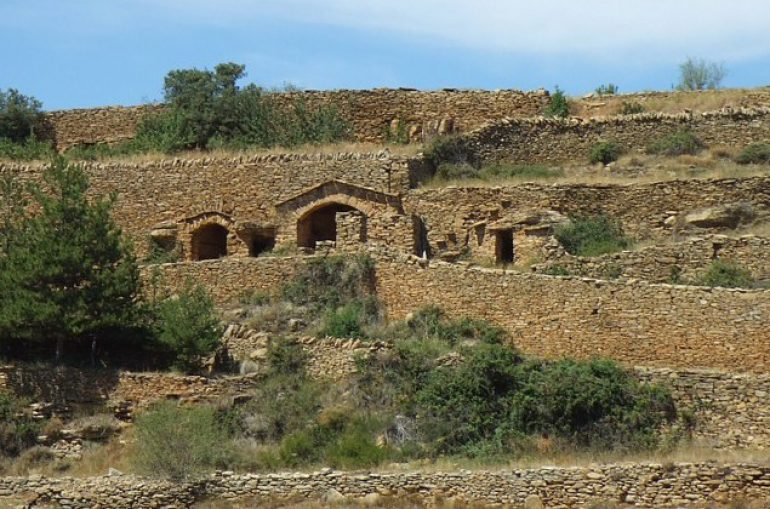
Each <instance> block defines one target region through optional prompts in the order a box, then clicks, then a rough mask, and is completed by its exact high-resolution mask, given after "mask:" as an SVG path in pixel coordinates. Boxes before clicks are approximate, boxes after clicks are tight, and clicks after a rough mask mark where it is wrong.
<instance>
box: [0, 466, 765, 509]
mask: <svg viewBox="0 0 770 509" xmlns="http://www.w3.org/2000/svg"><path fill="white" fill-rule="evenodd" d="M13 495H16V496H18V495H22V496H25V497H26V500H28V501H29V502H28V503H29V504H30V506H31V507H39V506H41V505H43V504H45V503H46V502H48V503H58V504H61V505H62V506H65V507H71V508H73V509H79V508H92V507H110V508H115V509H124V508H126V509H128V508H138V509H144V508H160V507H164V508H167V509H172V508H178V509H181V508H187V507H190V506H191V505H192V504H193V503H194V502H195V501H196V500H203V499H206V498H210V499H234V500H238V499H246V498H250V499H261V500H263V501H266V502H268V503H269V500H271V499H287V498H292V499H296V498H299V499H310V500H317V501H319V503H321V504H329V503H333V502H335V503H340V502H342V501H345V500H352V499H361V500H366V501H367V502H369V503H370V504H372V505H376V503H377V502H378V501H382V500H383V499H385V498H387V497H418V498H421V499H423V500H424V501H425V502H426V503H427V502H429V501H430V500H431V499H432V498H434V497H436V498H439V499H441V500H458V501H459V500H463V501H476V502H482V503H489V504H505V505H506V506H508V507H521V506H522V505H523V504H524V503H525V502H527V504H528V507H543V506H545V507H548V508H549V509H550V508H554V509H555V508H566V507H586V506H589V505H591V504H596V503H599V502H604V503H619V504H624V505H626V506H631V507H645V508H658V507H687V506H691V505H695V504H705V503H714V502H717V503H720V502H721V503H726V502H729V501H736V500H739V499H742V500H746V499H748V500H755V499H764V498H767V497H770V467H768V466H766V465H759V464H745V463H730V464H719V463H678V464H665V465H661V464H611V465H601V466H591V467H573V468H563V467H548V468H539V469H528V470H497V471H467V470H466V471H459V472H430V473H428V472H408V473H370V472H360V473H355V472H353V473H348V472H337V471H334V470H332V469H324V470H322V471H319V472H314V473H307V474H298V473H279V474H234V473H232V472H221V473H217V474H214V475H212V476H210V477H208V478H205V479H202V480H200V481H196V482H191V483H183V484H172V483H169V482H164V481H155V480H148V479H142V478H137V477H133V476H110V477H93V478H86V479H72V478H62V479H49V478H40V477H39V476H33V477H29V478H19V477H5V478H0V502H2V500H3V497H6V500H7V499H8V498H7V497H10V496H13Z"/></svg>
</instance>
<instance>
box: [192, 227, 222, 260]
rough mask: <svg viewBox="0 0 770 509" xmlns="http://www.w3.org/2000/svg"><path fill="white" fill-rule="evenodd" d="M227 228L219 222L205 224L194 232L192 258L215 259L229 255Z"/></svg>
mask: <svg viewBox="0 0 770 509" xmlns="http://www.w3.org/2000/svg"><path fill="white" fill-rule="evenodd" d="M227 233H228V232H227V228H225V227H224V226H221V225H218V224H207V225H203V226H201V227H200V228H198V229H197V230H195V231H194V232H193V236H192V259H193V260H214V259H217V258H222V257H223V256H227Z"/></svg>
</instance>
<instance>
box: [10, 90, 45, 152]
mask: <svg viewBox="0 0 770 509" xmlns="http://www.w3.org/2000/svg"><path fill="white" fill-rule="evenodd" d="M42 106H43V105H42V103H41V102H40V101H38V100H37V99H35V98H34V97H32V96H26V95H24V94H22V93H20V92H19V91H18V90H16V89H13V88H10V89H8V90H7V91H2V90H0V139H2V138H6V139H8V140H10V141H11V142H13V143H24V142H25V141H27V140H29V139H30V138H32V139H34V138H35V137H36V135H37V134H38V133H37V132H36V131H38V130H39V128H40V124H41V122H42V120H43V113H42V112H41V110H40V108H41V107H42Z"/></svg>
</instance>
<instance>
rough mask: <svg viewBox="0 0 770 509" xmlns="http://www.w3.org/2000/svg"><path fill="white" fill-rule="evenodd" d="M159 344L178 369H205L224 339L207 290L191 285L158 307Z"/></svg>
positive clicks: (158, 304) (189, 370)
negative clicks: (205, 361)
mask: <svg viewBox="0 0 770 509" xmlns="http://www.w3.org/2000/svg"><path fill="white" fill-rule="evenodd" d="M155 315H156V320H157V328H158V332H157V335H158V340H159V341H160V343H161V344H162V345H164V346H165V347H166V348H167V349H168V350H169V352H171V353H172V355H173V357H174V361H173V364H174V367H176V368H177V369H179V370H181V371H184V372H188V373H192V372H195V371H198V370H200V369H201V368H202V363H203V361H204V360H205V358H206V357H208V356H210V355H211V354H212V353H213V352H214V349H215V348H216V347H217V345H218V344H219V339H220V338H221V337H222V327H221V324H220V321H219V317H218V316H217V314H216V312H215V310H214V301H213V300H212V299H211V297H210V296H209V294H208V292H206V289H205V288H204V287H203V286H201V285H199V284H193V283H192V282H190V281H187V283H186V284H185V286H184V288H183V289H182V290H181V291H180V292H179V294H178V295H176V296H174V297H169V298H167V299H164V300H163V301H161V302H159V303H157V305H156V310H155Z"/></svg>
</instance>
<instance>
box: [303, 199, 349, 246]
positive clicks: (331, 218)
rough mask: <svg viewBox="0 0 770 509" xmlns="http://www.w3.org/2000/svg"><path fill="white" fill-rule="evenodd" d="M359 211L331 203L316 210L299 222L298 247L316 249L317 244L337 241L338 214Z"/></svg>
mask: <svg viewBox="0 0 770 509" xmlns="http://www.w3.org/2000/svg"><path fill="white" fill-rule="evenodd" d="M351 211H358V209H356V208H355V207H351V206H350V205H344V204H342V203H329V204H327V205H322V206H320V207H318V208H315V209H313V210H311V211H310V212H308V213H307V214H305V215H304V216H302V217H301V218H300V219H299V221H297V245H298V246H299V247H307V248H310V249H315V247H316V242H322V241H333V242H336V241H337V214H338V213H340V212H351Z"/></svg>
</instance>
